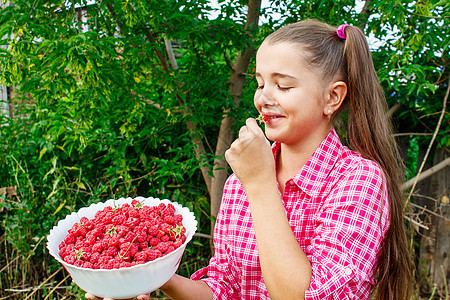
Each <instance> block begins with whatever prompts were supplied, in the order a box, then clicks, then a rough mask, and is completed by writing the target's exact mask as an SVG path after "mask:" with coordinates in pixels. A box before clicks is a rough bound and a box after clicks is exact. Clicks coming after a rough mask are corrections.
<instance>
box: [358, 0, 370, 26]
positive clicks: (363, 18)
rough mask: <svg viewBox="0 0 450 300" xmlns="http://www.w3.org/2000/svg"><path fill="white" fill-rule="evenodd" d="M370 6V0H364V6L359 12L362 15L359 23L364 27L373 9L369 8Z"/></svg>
mask: <svg viewBox="0 0 450 300" xmlns="http://www.w3.org/2000/svg"><path fill="white" fill-rule="evenodd" d="M369 6H370V0H366V1H365V2H364V7H363V9H362V10H361V12H360V13H359V14H360V15H361V22H360V23H359V27H361V28H364V27H366V25H367V22H368V21H369V17H370V14H371V13H372V11H371V10H370V8H369Z"/></svg>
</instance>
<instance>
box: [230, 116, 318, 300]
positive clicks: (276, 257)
mask: <svg viewBox="0 0 450 300" xmlns="http://www.w3.org/2000/svg"><path fill="white" fill-rule="evenodd" d="M225 157H226V159H227V161H228V163H229V164H230V166H231V167H232V169H233V171H234V172H235V174H236V176H237V177H238V178H239V179H240V181H241V183H242V184H243V186H244V189H245V192H246V194H247V198H248V201H249V205H250V210H251V215H252V221H253V226H254V229H255V234H256V241H257V246H258V252H259V260H260V264H261V270H262V274H263V277H264V282H265V284H266V288H267V290H268V292H269V294H270V296H271V298H272V299H304V297H305V291H306V290H307V289H308V288H309V283H310V278H311V265H310V263H309V261H308V259H307V258H306V255H305V253H304V252H303V251H302V249H301V247H300V246H299V244H298V242H297V240H296V239H295V236H294V234H293V232H292V230H291V227H290V225H289V222H288V219H287V217H286V212H285V210H284V207H283V204H282V201H281V198H280V195H279V191H278V187H277V180H276V174H275V162H274V159H273V155H272V151H271V149H270V144H269V142H268V141H267V140H266V139H265V137H264V134H263V132H262V131H261V129H260V128H259V127H258V126H257V125H256V122H255V121H254V120H251V119H249V120H247V126H246V127H243V128H242V129H241V130H240V132H239V138H238V139H237V140H236V141H235V142H234V143H233V144H232V146H231V148H230V149H229V150H228V151H227V152H226V153H225Z"/></svg>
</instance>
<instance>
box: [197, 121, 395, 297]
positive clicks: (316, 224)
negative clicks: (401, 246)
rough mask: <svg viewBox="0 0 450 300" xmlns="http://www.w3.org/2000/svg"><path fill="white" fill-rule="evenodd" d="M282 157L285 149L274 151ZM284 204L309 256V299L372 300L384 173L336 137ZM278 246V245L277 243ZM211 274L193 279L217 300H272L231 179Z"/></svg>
mask: <svg viewBox="0 0 450 300" xmlns="http://www.w3.org/2000/svg"><path fill="white" fill-rule="evenodd" d="M272 149H273V152H274V156H276V155H277V154H278V152H279V149H280V145H279V144H278V143H274V145H273V147H272ZM282 201H283V204H284V208H285V210H286V215H287V217H288V219H289V223H290V225H291V228H292V231H293V233H294V235H295V237H296V239H297V241H298V243H299V244H300V246H301V247H302V249H303V251H304V252H305V254H306V255H307V257H308V259H309V261H310V262H311V267H312V278H311V284H310V287H309V290H307V291H306V293H305V296H306V299H317V300H319V299H320V300H324V299H369V296H370V292H371V289H372V287H373V285H374V276H375V269H376V268H375V267H376V264H377V254H378V252H379V250H380V243H381V240H382V238H383V236H384V233H385V232H386V230H387V228H388V226H389V217H388V216H389V207H388V201H387V194H386V191H385V188H384V184H383V175H382V171H381V169H380V168H379V167H378V165H377V164H376V163H374V162H372V161H370V160H367V159H364V158H362V157H361V156H360V155H359V154H357V153H355V152H353V151H351V150H349V149H348V148H347V147H344V146H343V145H342V144H341V142H340V141H339V137H338V135H337V134H336V132H335V130H334V129H332V131H331V132H330V134H329V135H328V136H327V137H326V138H325V139H324V140H323V142H322V143H321V145H320V146H319V147H318V148H317V149H316V151H315V152H314V154H313V155H312V156H311V157H310V159H309V160H308V162H307V163H306V164H305V165H304V166H303V168H302V169H301V170H300V171H299V172H298V173H297V174H296V175H295V176H294V177H293V178H292V179H291V180H289V181H288V182H287V183H286V186H285V192H284V195H282ZM274 243H276V241H274ZM214 246H215V254H214V256H213V257H212V258H211V260H210V263H209V266H207V267H206V268H203V269H200V270H198V271H197V272H196V273H194V274H193V275H192V277H191V278H192V279H193V280H199V279H201V278H203V277H204V276H205V275H207V278H203V279H202V280H204V281H206V282H207V284H208V285H209V286H210V287H211V289H212V291H213V295H214V298H213V299H270V297H269V294H268V292H267V289H266V286H265V284H264V279H263V276H262V273H261V267H260V264H259V259H258V249H257V246H256V239H255V232H254V229H253V225H252V219H251V215H250V210H249V207H248V201H247V197H246V194H245V191H244V189H243V187H242V185H241V183H240V182H239V180H238V179H237V178H236V176H234V175H231V176H230V177H229V178H228V180H227V182H226V184H225V187H224V191H223V198H222V204H221V207H220V211H219V215H218V217H217V221H216V227H215V233H214Z"/></svg>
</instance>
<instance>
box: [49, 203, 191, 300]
mask: <svg viewBox="0 0 450 300" xmlns="http://www.w3.org/2000/svg"><path fill="white" fill-rule="evenodd" d="M196 230H197V221H196V220H195V216H194V214H193V213H192V212H190V211H189V209H188V208H187V207H183V206H181V205H180V204H178V203H176V202H171V201H170V200H168V199H163V200H160V199H158V198H152V197H150V198H144V197H136V198H120V199H117V200H115V199H110V200H108V201H106V202H102V203H95V204H92V205H90V206H89V207H83V208H81V209H80V210H79V211H78V212H74V213H72V214H70V215H68V216H67V217H66V218H65V219H63V220H60V221H59V222H58V224H57V225H56V226H54V227H53V229H51V230H50V234H49V235H48V236H47V249H48V250H49V253H50V254H51V255H52V256H53V257H54V258H55V259H56V260H57V261H59V262H60V263H61V264H62V265H63V266H64V267H65V269H66V270H67V271H68V272H69V273H70V275H71V277H72V280H73V281H74V282H75V283H76V284H77V285H78V286H79V287H80V288H81V289H83V290H84V291H86V292H89V293H91V294H94V295H96V296H99V297H109V298H115V299H126V298H133V297H135V296H136V295H139V294H143V293H149V292H152V291H154V290H156V289H158V288H159V287H161V286H162V285H163V284H164V283H166V282H167V281H168V280H169V279H170V278H171V277H172V276H173V275H174V274H175V272H176V270H177V269H178V266H179V263H180V261H181V257H182V255H183V252H184V250H185V248H186V245H187V243H188V242H189V241H190V240H191V239H192V237H193V236H194V233H195V232H196Z"/></svg>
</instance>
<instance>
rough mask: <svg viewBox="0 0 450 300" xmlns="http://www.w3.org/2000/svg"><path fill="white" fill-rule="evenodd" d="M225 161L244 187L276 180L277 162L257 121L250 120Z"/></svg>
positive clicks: (241, 130) (242, 128) (227, 152)
mask: <svg viewBox="0 0 450 300" xmlns="http://www.w3.org/2000/svg"><path fill="white" fill-rule="evenodd" d="M225 159H226V160H227V162H228V164H229V165H230V166H231V168H232V169H233V172H234V173H235V174H236V176H237V177H238V178H239V180H240V181H241V183H242V185H244V187H245V186H246V185H251V184H264V182H267V180H270V179H274V178H275V161H274V159H273V154H272V150H271V147H270V143H269V141H268V140H267V139H266V137H265V135H264V133H263V131H262V130H261V128H260V127H259V126H258V124H257V123H256V120H255V119H253V118H249V119H247V121H246V125H245V126H243V127H241V129H240V130H239V137H238V138H237V139H236V140H235V141H234V142H233V143H232V144H231V147H230V149H228V150H227V151H226V152H225Z"/></svg>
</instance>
